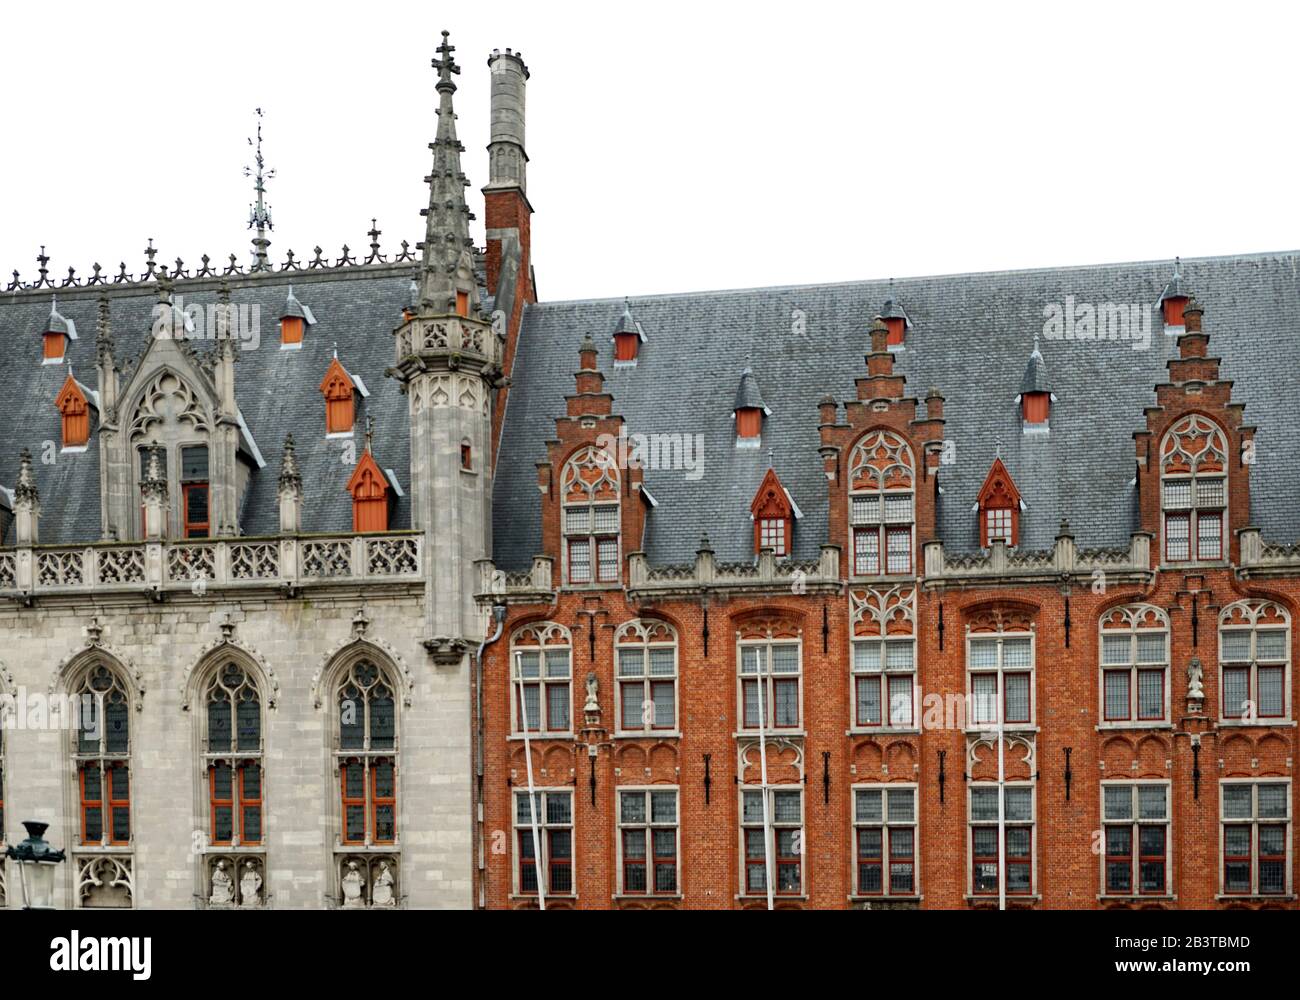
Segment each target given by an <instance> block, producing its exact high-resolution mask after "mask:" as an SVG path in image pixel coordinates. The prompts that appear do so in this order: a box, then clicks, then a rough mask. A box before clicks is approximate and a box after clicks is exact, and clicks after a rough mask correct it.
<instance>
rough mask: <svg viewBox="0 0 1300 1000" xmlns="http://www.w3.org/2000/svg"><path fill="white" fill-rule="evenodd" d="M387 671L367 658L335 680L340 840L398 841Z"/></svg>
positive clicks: (393, 716) (352, 843) (393, 712)
mask: <svg viewBox="0 0 1300 1000" xmlns="http://www.w3.org/2000/svg"><path fill="white" fill-rule="evenodd" d="M396 690H397V687H396V685H394V684H393V682H392V680H391V678H390V676H389V674H388V672H387V671H386V670H385V669H383V668H381V667H380V666H379V665H377V664H376V663H375V662H374V661H372V660H370V659H368V658H362V659H358V660H356V661H355V662H354V663H352V664H351V665H350V666H349V667H348V669H347V670H345V671H344V672H343V673H342V674H341V675H340V677H339V680H338V684H337V687H336V693H335V706H336V708H337V710H338V717H337V728H336V730H335V738H336V744H335V750H334V756H335V762H336V764H337V768H338V795H339V841H340V843H341V844H344V845H346V846H349V847H357V846H366V847H368V846H371V845H376V844H382V845H392V844H396V843H397V700H396V695H395V692H396Z"/></svg>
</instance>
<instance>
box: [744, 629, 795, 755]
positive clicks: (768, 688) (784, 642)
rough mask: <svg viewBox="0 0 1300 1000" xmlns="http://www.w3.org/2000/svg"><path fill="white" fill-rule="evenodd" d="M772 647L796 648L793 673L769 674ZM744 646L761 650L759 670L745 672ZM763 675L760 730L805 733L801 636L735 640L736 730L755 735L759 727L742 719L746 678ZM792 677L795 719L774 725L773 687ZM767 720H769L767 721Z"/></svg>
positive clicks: (776, 732) (778, 734)
mask: <svg viewBox="0 0 1300 1000" xmlns="http://www.w3.org/2000/svg"><path fill="white" fill-rule="evenodd" d="M774 646H791V647H793V648H794V650H795V654H796V656H797V658H798V663H799V669H798V671H797V672H796V673H794V674H776V675H774V674H773V673H772V647H774ZM747 649H761V650H762V651H763V653H762V655H761V656H760V657H759V664H758V669H757V670H756V671H755V672H754V673H746V672H745V651H746V650H747ZM759 678H762V679H763V680H762V683H763V685H764V686H763V697H762V698H761V700H760V705H761V706H762V709H763V711H764V713H765V714H766V716H767V718H766V719H764V720H763V722H764V725H763V727H762V729H763V731H765V732H766V733H768V734H769V735H771V736H791V735H802V734H803V732H804V706H803V639H802V638H799V639H778V638H762V639H738V640H737V642H736V732H737V733H738V734H743V735H746V736H757V735H758V733H759V731H760V728H759V727H758V726H750V725H747V724H746V720H745V682H746V681H749V680H758V679H759ZM791 679H793V680H794V681H795V684H796V686H797V690H798V702H797V704H798V712H799V718H798V721H797V722H796V723H795V725H793V726H777V725H776V724H775V723H776V698H775V689H776V681H777V680H783V681H788V680H791ZM769 720H770V722H769Z"/></svg>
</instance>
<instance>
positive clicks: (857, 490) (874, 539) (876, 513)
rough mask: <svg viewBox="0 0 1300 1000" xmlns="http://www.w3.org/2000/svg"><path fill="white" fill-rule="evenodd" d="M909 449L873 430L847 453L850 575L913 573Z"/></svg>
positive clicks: (912, 490) (884, 432)
mask: <svg viewBox="0 0 1300 1000" xmlns="http://www.w3.org/2000/svg"><path fill="white" fill-rule="evenodd" d="M914 468H915V465H914V463H913V461H912V449H911V448H910V447H909V446H908V444H907V442H906V441H904V440H903V439H902V438H901V437H899V436H898V435H897V434H894V433H893V432H892V431H887V430H874V431H870V432H868V433H867V434H866V435H865V436H863V437H862V438H861V439H860V440H859V441H858V443H857V444H856V445H854V447H853V451H852V452H851V454H850V457H849V524H850V526H851V529H850V530H851V532H852V538H851V541H852V552H853V575H854V576H884V575H889V576H893V575H903V574H910V573H911V572H912V530H913V526H914V522H915V519H916V514H915V477H914Z"/></svg>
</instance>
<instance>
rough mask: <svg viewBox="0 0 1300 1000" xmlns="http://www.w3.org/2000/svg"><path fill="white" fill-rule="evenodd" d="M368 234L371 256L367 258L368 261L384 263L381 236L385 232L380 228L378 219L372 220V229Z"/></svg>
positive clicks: (368, 262)
mask: <svg viewBox="0 0 1300 1000" xmlns="http://www.w3.org/2000/svg"><path fill="white" fill-rule="evenodd" d="M366 235H367V236H369V237H370V256H369V257H367V258H366V263H367V264H374V263H376V262H380V263H382V262H383V259H384V258H383V257H382V256H381V255H380V253H379V237H380V236H382V235H383V232H382V231H381V230H380V228H379V220H378V219H371V220H370V231H369V232H368V233H366Z"/></svg>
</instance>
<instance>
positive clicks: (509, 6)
mask: <svg viewBox="0 0 1300 1000" xmlns="http://www.w3.org/2000/svg"><path fill="white" fill-rule="evenodd" d="M444 27H445V28H447V29H449V30H450V31H451V32H452V41H453V43H454V44H455V45H456V46H457V53H456V55H457V58H458V60H459V62H460V64H461V66H462V68H463V72H462V74H461V75H460V77H459V78H458V82H459V85H460V90H459V92H458V93H457V95H456V100H457V110H458V112H459V123H458V124H459V130H460V137H461V140H462V141H463V142H464V143H465V145H466V146H467V147H468V152H467V154H466V156H465V169H466V172H467V173H468V174H469V177H470V181H471V188H470V196H471V199H472V200H471V206H472V207H474V208H475V210H476V212H477V214H478V215H479V216H480V218H479V219H478V220H477V222H476V223H475V231H474V235H475V239H476V242H478V243H480V244H481V243H482V240H483V235H482V218H481V216H482V209H481V203H482V199H481V196H480V195H479V193H478V192H479V188H481V186H482V185H483V184H484V183H485V181H486V173H487V171H486V152H485V149H484V147H485V145H486V142H487V127H488V90H489V86H488V83H489V81H488V72H487V65H486V58H487V55H488V53H489V52H490V51H491V49H493V48H494V47H499V48H502V49H504V48H506V47H507V46H509V47H512V48H514V49H516V50H518V51H522V52H523V54H524V58H525V60H526V61H527V63H528V66H529V69H530V70H531V72H532V79H531V81H530V83H529V89H528V142H527V149H528V153H529V156H530V158H531V163H530V166H529V189H528V190H529V196H530V200H531V201H532V204H533V207H534V208H535V209H536V212H537V214H536V216H535V217H534V230H533V231H534V237H533V246H534V263H535V266H536V269H537V276H538V285H539V291H540V293H541V296H542V298H544V299H551V300H554V299H564V298H581V297H598V296H621V295H625V294H627V295H638V294H646V293H654V292H677V291H690V290H696V289H704V288H725V287H748V286H760V285H771V284H787V283H791V284H798V283H811V282H822V281H839V280H852V279H858V278H871V277H875V278H883V277H889V276H892V275H899V276H903V275H912V274H934V273H947V272H956V271H972V270H991V269H1001V268H1016V267H1032V266H1051V265H1062V264H1072V263H1089V262H1100V261H1117V260H1133V259H1159V258H1170V257H1173V256H1174V255H1175V254H1182V255H1183V256H1198V255H1206V254H1221V253H1238V252H1250V251H1275V250H1288V249H1293V248H1295V247H1296V246H1297V244H1298V243H1300V240H1298V239H1297V232H1298V231H1300V225H1298V224H1300V203H1298V199H1297V195H1296V188H1295V178H1296V151H1297V138H1296V136H1297V115H1296V89H1297V88H1296V68H1295V67H1296V56H1295V44H1296V38H1297V35H1298V34H1300V14H1297V7H1296V5H1287V6H1284V5H1282V4H1277V5H1276V6H1273V5H1256V4H1250V3H1242V2H1233V3H1220V4H1202V3H1191V2H1182V3H1161V4H1139V3H1137V2H1134V0H1129V2H1127V3H1118V4H1109V3H1090V4H1077V5H1071V6H1069V7H1061V8H1057V7H1056V6H1054V5H1053V6H1049V5H1047V4H1043V3H1037V4H1029V5H1025V6H1019V5H1016V6H1011V5H998V4H993V3H964V4H955V5H951V6H950V5H931V4H921V3H901V2H890V3H887V4H872V5H859V4H850V3H847V2H839V3H814V2H808V0H805V2H802V3H798V4H765V3H758V2H748V3H736V4H732V3H726V4H723V3H705V2H704V0H696V2H694V3H681V4H679V3H672V2H663V0H655V2H653V3H643V4H613V3H608V2H606V3H599V4H577V3H563V4H561V3H549V2H547V3H542V2H537V0H534V2H531V3H515V2H510V0H491V2H487V3H483V2H471V0H462V2H458V3H429V2H422V3H383V2H370V3H366V4H357V3H347V4H339V3H324V2H320V0H317V2H314V3H280V2H277V3H274V4H272V3H267V2H263V3H244V2H239V0H230V2H222V3H208V4H202V5H199V4H193V5H189V4H187V5H180V4H174V3H173V4H158V3H149V4H136V3H121V2H114V3H103V2H98V3H85V4H81V3H65V4H38V3H32V2H26V3H22V4H6V5H5V8H4V11H3V16H2V18H0V33H2V34H3V41H4V46H3V49H4V56H3V58H0V96H2V99H3V101H4V119H3V126H2V131H0V135H3V146H0V151H2V153H3V155H0V276H2V277H0V287H3V285H5V284H7V283H8V281H9V278H10V272H11V271H12V270H13V269H14V268H18V269H19V270H20V271H21V272H22V274H23V276H24V278H25V279H27V280H30V279H31V278H33V277H34V276H35V272H36V263H35V256H36V254H37V250H38V247H39V246H40V245H41V244H45V245H46V247H47V251H48V253H49V254H50V257H51V258H52V260H51V263H50V269H51V271H52V275H53V277H55V278H62V277H65V276H66V274H67V268H68V266H69V265H72V266H75V267H76V268H77V272H78V274H79V275H81V276H83V277H84V276H86V275H88V274H89V272H90V265H91V264H92V263H93V262H95V261H98V262H99V263H100V264H102V265H103V266H104V268H105V270H106V271H110V272H113V273H115V272H116V270H117V265H118V262H119V261H121V260H125V261H126V262H127V269H128V271H131V272H133V273H138V272H139V271H140V270H142V265H143V260H144V257H143V254H142V250H143V248H144V246H145V240H146V238H147V237H153V238H154V244H155V246H156V247H158V248H159V250H160V256H159V259H160V260H163V261H167V262H168V263H169V264H170V262H171V261H172V260H174V258H175V257H177V256H180V257H183V258H184V260H185V265H186V267H187V268H194V267H197V266H198V258H199V255H200V254H202V253H208V254H210V255H211V256H212V257H213V258H215V259H217V260H218V261H221V262H224V260H225V258H226V256H227V255H228V254H230V253H231V252H238V253H239V255H240V261H241V263H247V259H248V253H249V244H248V239H249V234H248V232H247V231H246V229H245V228H244V227H245V223H246V221H247V211H248V202H249V198H250V187H251V185H250V182H248V181H247V180H246V179H245V178H244V177H243V176H242V173H241V168H242V167H243V165H244V164H245V163H247V162H250V160H251V151H250V149H249V147H248V146H247V144H246V142H245V139H246V137H247V136H248V135H249V134H250V133H251V131H252V129H253V126H254V114H253V109H254V108H255V107H257V106H261V107H262V108H263V109H264V110H265V112H266V119H265V136H266V155H267V160H268V163H269V164H270V165H271V166H274V167H276V168H277V169H278V171H279V174H278V177H277V178H276V179H275V180H274V181H272V182H271V185H270V191H271V193H270V201H271V204H272V206H273V208H274V219H275V231H274V233H273V234H272V241H273V243H272V248H271V254H272V257H273V258H274V259H275V260H276V261H277V262H279V261H281V260H283V258H284V251H285V250H286V249H287V248H292V249H293V250H294V251H295V252H296V253H297V254H298V255H299V257H300V258H305V257H310V256H311V248H312V247H313V246H315V245H316V244H317V243H319V244H320V245H321V246H322V247H324V248H325V250H326V252H327V253H328V254H330V255H331V256H333V257H335V258H337V256H338V254H339V251H340V247H341V246H342V244H343V243H347V244H348V245H349V246H350V247H351V248H352V251H353V252H354V253H357V252H361V253H364V252H366V247H365V244H366V243H367V239H366V236H365V231H366V230H367V229H368V228H369V227H370V219H371V217H372V216H375V217H378V219H379V225H380V228H381V229H382V230H383V231H384V236H383V238H382V241H383V243H384V245H385V248H386V249H388V250H391V249H392V248H394V247H395V246H396V244H397V242H398V241H399V240H401V239H407V240H410V241H411V242H412V243H414V242H416V241H417V240H419V239H420V238H421V236H422V220H421V219H420V217H419V215H418V212H419V209H420V208H421V207H422V206H423V205H424V204H425V203H426V200H427V195H426V192H425V188H424V186H423V182H422V178H423V176H424V174H425V173H426V171H427V169H428V166H429V162H430V160H429V157H430V154H429V151H428V148H427V143H428V142H429V140H430V139H432V137H433V132H434V115H433V109H434V106H435V100H434V92H433V82H434V75H433V72H432V70H431V68H430V66H429V61H430V59H431V58H432V56H433V50H434V48H435V46H436V44H437V41H438V33H439V30H440V29H442V28H444Z"/></svg>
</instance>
